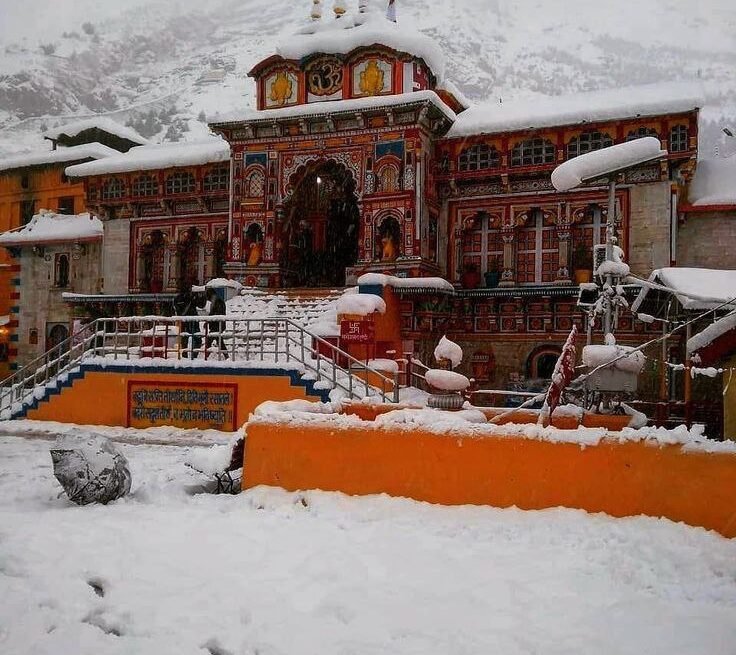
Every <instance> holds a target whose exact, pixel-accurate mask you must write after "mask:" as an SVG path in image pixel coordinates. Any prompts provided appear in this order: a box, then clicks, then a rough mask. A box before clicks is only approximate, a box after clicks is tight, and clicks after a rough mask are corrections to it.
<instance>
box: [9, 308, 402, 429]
mask: <svg viewBox="0 0 736 655" xmlns="http://www.w3.org/2000/svg"><path fill="white" fill-rule="evenodd" d="M153 359H164V360H180V361H187V360H189V361H191V362H194V361H195V360H199V361H209V362H212V361H222V360H227V361H229V362H231V363H238V362H241V363H247V362H261V363H264V364H266V363H273V364H274V365H280V364H282V363H283V364H289V363H294V364H296V365H298V367H299V368H301V369H303V372H304V373H305V374H306V375H307V376H309V378H310V379H312V380H314V382H315V384H319V383H321V384H322V388H325V389H327V388H330V389H341V390H342V391H343V392H345V393H346V394H347V395H348V397H350V398H352V399H360V398H364V397H367V396H371V397H376V398H380V399H381V401H382V402H394V403H397V402H398V401H399V390H400V386H399V381H398V375H395V376H394V377H393V378H390V377H388V376H386V375H385V374H384V373H382V372H380V371H377V370H375V369H373V368H371V367H370V366H368V365H367V363H365V362H362V361H360V360H358V359H356V358H355V357H353V356H352V355H350V354H348V353H346V352H345V351H343V350H341V349H340V348H338V347H337V346H336V345H335V344H333V343H330V342H329V341H327V340H326V339H324V338H322V337H319V336H317V335H315V334H312V333H311V332H308V331H307V330H305V329H304V328H303V327H302V326H301V325H299V324H298V323H296V322H294V321H293V320H291V319H288V318H267V319H246V318H242V317H241V316H217V317H202V316H174V317H163V316H131V317H121V318H101V319H97V320H95V321H93V322H92V323H90V324H88V325H87V326H85V327H84V328H83V329H82V330H81V331H80V332H77V333H75V334H73V335H72V336H71V337H70V338H68V339H66V340H65V341H63V342H62V343H60V344H58V345H57V346H54V347H53V348H51V349H50V350H49V351H48V352H46V353H44V354H43V355H41V356H40V357H38V358H36V359H34V360H33V361H32V362H29V363H28V364H27V365H26V366H24V367H23V368H22V369H21V370H19V371H17V372H16V373H14V374H13V375H12V376H10V377H9V378H7V379H6V380H4V381H3V382H2V383H0V418H1V419H7V418H10V417H11V416H12V415H13V414H14V413H16V411H18V410H20V409H22V407H23V406H25V405H28V404H30V403H31V402H33V399H34V397H36V396H38V397H41V396H42V395H43V393H44V388H45V387H46V386H49V385H56V384H57V382H58V381H59V380H60V379H62V380H63V376H65V375H68V374H69V373H71V372H73V371H74V370H75V369H78V368H79V366H80V365H81V364H82V363H83V362H88V363H93V362H94V363H103V364H104V363H107V362H120V361H137V362H138V365H142V364H143V361H145V360H153ZM164 365H165V364H164ZM192 366H193V367H194V366H199V365H198V364H197V365H195V364H192Z"/></svg>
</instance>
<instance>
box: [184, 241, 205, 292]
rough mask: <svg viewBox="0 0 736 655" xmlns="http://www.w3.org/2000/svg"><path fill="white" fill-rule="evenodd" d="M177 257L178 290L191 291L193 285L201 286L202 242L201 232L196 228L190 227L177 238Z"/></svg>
mask: <svg viewBox="0 0 736 655" xmlns="http://www.w3.org/2000/svg"><path fill="white" fill-rule="evenodd" d="M177 251H178V252H177V254H178V256H179V289H180V290H185V289H191V288H192V286H193V285H195V284H201V283H202V282H203V280H202V277H203V276H202V274H201V270H202V267H203V265H204V242H203V240H202V232H201V231H200V230H198V229H197V228H196V227H190V228H189V229H188V230H186V231H185V232H182V233H181V235H180V236H179V243H178V248H177Z"/></svg>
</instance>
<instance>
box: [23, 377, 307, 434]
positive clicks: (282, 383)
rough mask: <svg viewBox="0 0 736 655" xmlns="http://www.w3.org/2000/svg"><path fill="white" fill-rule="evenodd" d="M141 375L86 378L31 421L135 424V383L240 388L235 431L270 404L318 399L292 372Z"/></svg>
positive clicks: (33, 412)
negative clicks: (131, 407)
mask: <svg viewBox="0 0 736 655" xmlns="http://www.w3.org/2000/svg"><path fill="white" fill-rule="evenodd" d="M141 371H142V372H140V373H138V372H136V373H122V372H120V371H116V370H114V369H111V370H109V371H102V372H101V371H88V372H87V373H86V374H85V376H84V377H83V378H82V379H79V380H75V381H74V383H73V384H72V386H70V387H65V388H64V389H62V392H61V393H60V394H59V395H54V396H50V397H49V399H48V400H47V401H44V402H41V403H40V404H39V406H38V408H36V409H31V410H29V411H28V413H27V414H26V416H25V418H28V419H33V420H39V421H59V422H61V423H78V424H81V425H115V426H122V427H127V426H129V424H130V422H129V419H128V402H129V397H128V384H129V383H130V382H133V383H135V382H138V383H148V384H151V385H162V386H168V387H173V388H177V387H179V388H187V387H190V386H192V385H211V386H216V385H231V386H232V385H234V386H235V387H236V390H237V391H236V393H237V401H236V403H235V412H234V414H235V416H234V426H233V427H231V428H230V429H232V430H237V429H238V428H239V427H240V426H242V425H243V424H244V423H245V422H246V421H247V420H248V417H249V416H250V414H251V412H253V410H254V409H255V408H256V407H258V405H260V404H261V403H262V402H264V401H267V400H295V399H309V400H315V396H310V395H307V392H306V389H305V388H304V387H302V386H292V385H291V379H290V377H289V376H288V375H287V374H286V372H284V375H257V374H256V375H253V374H250V375H232V374H230V375H206V374H197V373H191V374H175V373H145V372H143V371H145V369H141ZM252 372H253V371H251V373H252ZM156 424H157V425H158V424H160V423H156ZM166 424H167V425H174V426H178V427H208V426H206V425H199V426H195V425H192V424H191V423H185V422H181V421H168V422H166ZM136 427H140V426H136Z"/></svg>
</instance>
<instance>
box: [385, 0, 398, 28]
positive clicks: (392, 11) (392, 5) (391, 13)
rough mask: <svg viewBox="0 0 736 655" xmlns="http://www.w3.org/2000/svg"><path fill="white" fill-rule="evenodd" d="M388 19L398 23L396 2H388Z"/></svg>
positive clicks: (394, 0) (393, 0)
mask: <svg viewBox="0 0 736 655" xmlns="http://www.w3.org/2000/svg"><path fill="white" fill-rule="evenodd" d="M386 18H388V19H389V20H390V21H393V22H394V23H395V22H396V0H388V8H387V9H386Z"/></svg>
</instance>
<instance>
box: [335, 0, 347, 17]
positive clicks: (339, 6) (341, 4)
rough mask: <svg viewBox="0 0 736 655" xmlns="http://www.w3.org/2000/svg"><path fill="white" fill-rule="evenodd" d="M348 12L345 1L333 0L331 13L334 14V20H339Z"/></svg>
mask: <svg viewBox="0 0 736 655" xmlns="http://www.w3.org/2000/svg"><path fill="white" fill-rule="evenodd" d="M347 10H348V8H347V5H346V4H345V0H335V4H334V6H333V7H332V11H334V12H335V18H340V17H341V16H342V15H343V14H344V13H345V12H346V11H347Z"/></svg>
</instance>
